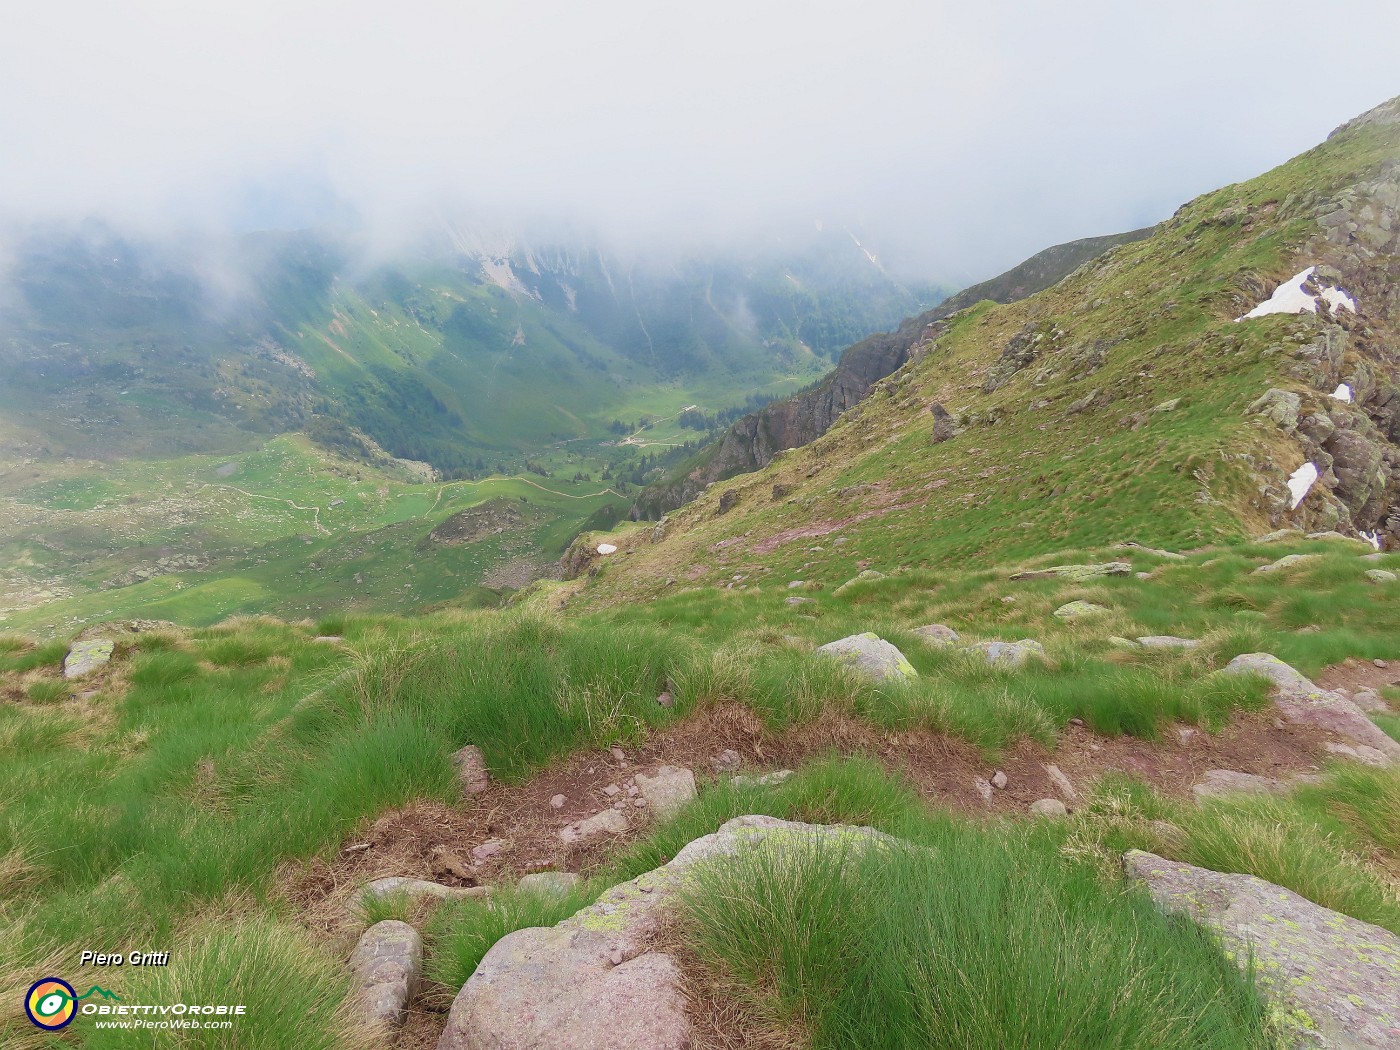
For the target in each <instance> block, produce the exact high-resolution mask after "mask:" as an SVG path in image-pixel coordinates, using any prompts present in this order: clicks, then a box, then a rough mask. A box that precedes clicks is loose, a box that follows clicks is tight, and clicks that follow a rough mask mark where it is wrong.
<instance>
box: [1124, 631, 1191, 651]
mask: <svg viewBox="0 0 1400 1050" xmlns="http://www.w3.org/2000/svg"><path fill="white" fill-rule="evenodd" d="M1137 641H1138V645H1140V646H1142V647H1143V648H1145V649H1194V648H1196V646H1198V645H1200V644H1201V643H1200V641H1199V640H1198V639H1196V638H1177V637H1176V636H1175V635H1170V634H1149V635H1145V636H1143V637H1141V638H1139V639H1138V640H1137Z"/></svg>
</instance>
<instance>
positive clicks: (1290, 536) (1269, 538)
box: [1254, 529, 1303, 543]
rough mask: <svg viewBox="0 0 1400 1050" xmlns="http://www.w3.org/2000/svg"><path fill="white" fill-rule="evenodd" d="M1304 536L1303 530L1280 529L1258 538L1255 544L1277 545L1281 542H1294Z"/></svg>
mask: <svg viewBox="0 0 1400 1050" xmlns="http://www.w3.org/2000/svg"><path fill="white" fill-rule="evenodd" d="M1302 535H1303V530H1302V529H1278V530H1277V531H1275V532H1267V533H1265V534H1264V535H1263V536H1260V537H1258V538H1257V539H1256V540H1255V541H1254V542H1255V543H1277V542H1278V541H1279V540H1294V539H1298V538H1299V537H1301V536H1302Z"/></svg>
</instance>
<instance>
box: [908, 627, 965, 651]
mask: <svg viewBox="0 0 1400 1050" xmlns="http://www.w3.org/2000/svg"><path fill="white" fill-rule="evenodd" d="M913 633H914V634H917V635H918V636H919V637H920V638H922V639H923V640H924V641H925V642H927V643H928V644H929V645H933V646H948V645H952V644H954V643H955V642H957V641H958V640H959V635H958V632H957V631H955V630H953V629H952V628H951V627H946V626H944V625H943V624H941V623H931V624H929V625H928V626H926V627H915V628H914V632H913Z"/></svg>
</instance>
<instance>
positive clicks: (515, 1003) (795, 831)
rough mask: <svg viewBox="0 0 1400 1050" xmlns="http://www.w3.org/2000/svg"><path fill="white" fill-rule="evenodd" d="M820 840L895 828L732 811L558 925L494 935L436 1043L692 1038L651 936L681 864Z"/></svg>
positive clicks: (637, 1048)
mask: <svg viewBox="0 0 1400 1050" xmlns="http://www.w3.org/2000/svg"><path fill="white" fill-rule="evenodd" d="M822 842H833V843H837V844H839V845H841V846H842V847H843V848H871V847H878V846H884V845H886V844H889V845H893V844H895V842H896V840H894V839H891V838H889V836H886V835H882V834H881V833H880V832H878V831H874V830H872V829H870V828H852V827H839V826H838V827H822V826H818V825H811V824H797V823H790V822H788V821H783V820H777V819H775V818H773V817H760V816H749V817H738V818H736V819H734V820H731V821H729V822H728V823H726V824H725V825H723V826H722V827H721V828H720V829H719V831H718V832H716V833H715V834H713V835H706V836H705V837H704V838H701V839H697V840H695V841H694V842H692V843H690V844H689V845H688V846H686V847H685V848H684V849H682V850H681V851H680V852H679V853H678V854H676V857H675V859H674V860H672V861H671V862H670V863H669V864H667V865H665V866H663V867H660V868H657V869H656V870H655V871H651V872H647V873H646V874H645V875H642V876H640V877H638V878H636V879H633V880H631V881H630V882H624V883H622V884H621V885H619V886H615V887H613V888H612V889H611V890H608V891H607V892H606V893H604V894H603V895H602V896H601V897H600V898H599V899H598V902H597V903H596V904H593V905H591V906H589V907H587V908H584V909H583V910H582V911H580V912H578V913H577V914H575V915H574V916H573V917H571V918H568V919H565V920H564V921H563V922H561V923H560V924H559V925H557V926H554V927H548V928H542V927H532V928H528V929H523V930H517V931H515V932H513V933H510V934H507V935H506V936H505V937H503V938H501V939H500V940H499V941H497V942H496V944H495V945H494V946H492V948H491V949H490V951H488V952H487V953H486V955H485V957H484V958H483V959H482V960H481V963H480V965H478V966H477V968H476V972H475V973H473V974H472V975H471V977H470V978H469V979H468V980H467V982H466V984H464V985H463V986H462V990H461V991H460V992H459V993H458V994H457V997H456V999H455V1000H454V1001H453V1004H452V1010H451V1013H450V1014H449V1015H448V1019H447V1027H446V1029H445V1030H444V1031H443V1033H442V1037H441V1039H439V1041H438V1050H487V1048H489V1050H527V1048H528V1050H570V1048H573V1047H598V1048H600V1050H601V1048H603V1047H606V1048H607V1050H685V1048H688V1047H690V1046H691V1045H692V1041H691V1031H690V1023H689V1019H688V1017H687V1015H686V998H685V994H684V992H683V989H682V985H681V972H680V968H679V966H678V965H677V963H676V961H675V960H674V959H673V958H672V957H671V956H670V955H667V954H665V953H663V952H659V951H656V950H654V949H653V947H652V945H653V944H654V943H655V941H656V937H657V934H658V933H659V931H660V930H661V929H662V926H663V924H664V923H665V922H666V921H667V915H668V913H669V909H670V907H671V906H672V904H673V903H674V901H675V897H676V893H677V891H678V889H679V887H680V886H681V885H682V884H683V882H684V881H685V873H686V872H687V870H688V869H689V868H691V867H692V866H693V865H695V864H696V863H698V862H700V861H706V860H711V859H713V860H714V861H716V862H723V861H724V860H725V859H727V858H733V857H736V856H739V855H741V854H743V853H747V852H750V851H752V850H757V849H764V850H770V849H771V850H781V849H783V848H787V847H791V846H793V845H801V844H806V843H822ZM600 1033H606V1036H605V1037H604V1036H602V1035H600Z"/></svg>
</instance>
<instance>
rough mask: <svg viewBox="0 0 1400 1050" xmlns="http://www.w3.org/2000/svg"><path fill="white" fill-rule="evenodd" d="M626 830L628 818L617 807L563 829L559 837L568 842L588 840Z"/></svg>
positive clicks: (577, 821) (617, 833) (618, 833)
mask: <svg viewBox="0 0 1400 1050" xmlns="http://www.w3.org/2000/svg"><path fill="white" fill-rule="evenodd" d="M626 830H627V818H626V817H624V816H623V815H622V814H621V813H619V812H618V811H617V810H615V809H605V810H603V812H601V813H595V814H593V816H591V817H586V818H585V819H583V820H576V821H574V822H573V823H572V824H570V825H568V826H567V827H565V828H563V829H561V830H560V832H559V838H560V839H562V840H563V841H564V842H566V843H574V842H586V841H587V840H588V839H591V838H594V837H596V836H598V835H620V834H622V833H623V832H624V831H626Z"/></svg>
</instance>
